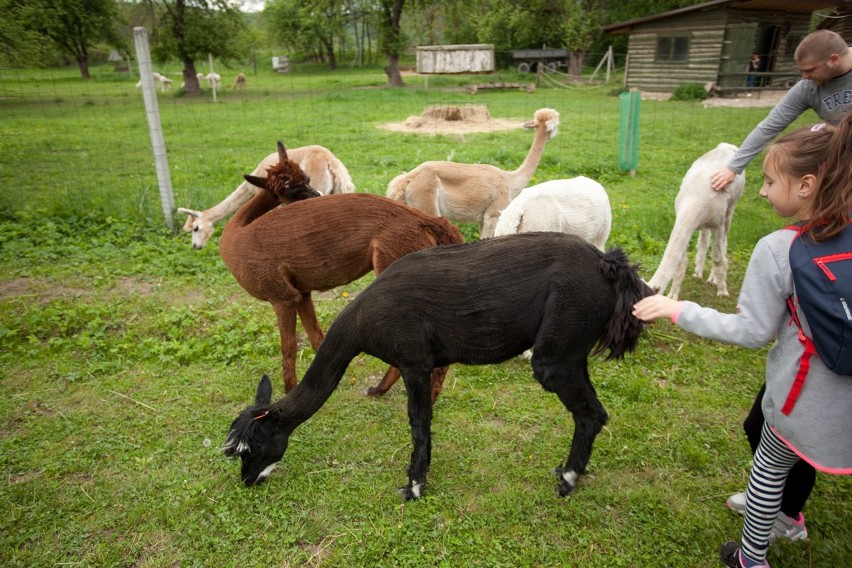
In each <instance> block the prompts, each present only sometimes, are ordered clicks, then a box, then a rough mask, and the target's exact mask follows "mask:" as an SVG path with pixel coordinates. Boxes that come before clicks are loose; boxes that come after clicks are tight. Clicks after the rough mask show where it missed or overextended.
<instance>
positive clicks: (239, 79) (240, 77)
mask: <svg viewBox="0 0 852 568" xmlns="http://www.w3.org/2000/svg"><path fill="white" fill-rule="evenodd" d="M237 87H239V88H241V89H245V88H246V76H245V74H244V73H237V76H236V78H235V79H234V84H233V85H231V89H232V90H236V88H237Z"/></svg>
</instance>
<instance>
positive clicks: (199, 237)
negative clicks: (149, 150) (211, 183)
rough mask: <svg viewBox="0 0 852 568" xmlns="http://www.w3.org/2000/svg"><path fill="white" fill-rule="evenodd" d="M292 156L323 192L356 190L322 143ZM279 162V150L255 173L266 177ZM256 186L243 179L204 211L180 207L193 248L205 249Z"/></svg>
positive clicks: (326, 193) (312, 182) (305, 148)
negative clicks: (218, 225) (217, 228)
mask: <svg viewBox="0 0 852 568" xmlns="http://www.w3.org/2000/svg"><path fill="white" fill-rule="evenodd" d="M287 155H288V156H290V159H291V160H293V161H295V162H297V163H298V164H299V167H300V168H302V171H304V172H305V174H306V175H307V176H308V177H309V178H310V180H311V187H313V188H314V189H315V190H317V191H318V192H319V193H320V194H321V195H330V194H332V193H353V192H354V191H355V185H354V184H353V183H352V178H351V177H349V171H348V170H347V169H346V166H344V165H343V162H341V161H340V160H339V159H338V158H337V156H335V155H334V154H333V153H332V152H331V150H329V149H328V148H324V147H322V146H316V145H313V146H302V147H301V148H292V149H290V150H288V151H287ZM277 163H278V153H277V152H275V153H273V154H269V155H268V156H266V157H265V158H264V159H263V160H261V161H260V163H259V164H258V165H257V167H256V168H255V169H254V171H253V172H252V175H254V176H258V177H266V170H267V168H269V167H270V166H274V165H275V164H277ZM255 193H257V187H256V186H254V185H252V184H250V183H249V182H247V181H245V180H243V183H241V184H240V185H238V186H237V189H235V190H234V191H233V192H232V193H231V194H230V195H229V196H228V197H226V198H225V199H224V200H222V202H221V203H219V204H217V205H214V206H213V207H211V208H210V209H205V210H204V211H196V210H194V209H186V208H184V207H180V208H178V212H179V213H184V214H186V215H188V217H187V218H186V222H185V223H184V224H183V230H184V231H186V232H187V233H192V248H194V249H202V248H204V245H206V244H207V241H209V240H210V237H212V236H213V225H215V224H216V223H218V222H219V221H221V220H222V219H224V218H225V217H227V216H229V215H230V214H231V213H233V212H234V211H236V210H237V209H239V208H240V206H241V205H242V204H243V203H245V202H246V201H248V200H249V199H251V198H252V197H254V194H255Z"/></svg>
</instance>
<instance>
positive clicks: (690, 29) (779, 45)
mask: <svg viewBox="0 0 852 568" xmlns="http://www.w3.org/2000/svg"><path fill="white" fill-rule="evenodd" d="M849 3H850V2H849V0H834V1H820V0H711V1H709V2H703V3H701V4H696V5H694V6H688V7H686V8H679V9H677V10H670V11H668V12H664V13H661V14H656V15H653V16H646V17H644V18H637V19H634V20H628V21H625V22H620V23H617V24H612V25H610V26H607V27H605V28H604V31H605V32H606V33H609V34H613V35H629V36H630V37H629V44H628V51H627V69H626V71H625V75H626V76H625V86H626V87H627V88H630V89H639V90H642V91H651V92H673V91H674V90H675V89H677V88H678V87H679V86H680V85H684V84H686V83H699V84H703V85H713V86H714V87H715V88H716V89H718V90H720V91H722V92H730V91H738V90H742V89H743V88H744V86H745V82H746V76H747V73H746V66H747V64H748V60H749V58H750V57H751V54H752V52H754V53H757V54H758V55H759V56H760V60H761V64H760V70H759V73H757V76H758V83H757V85H758V88H786V87H789V86H790V85H791V84H792V83H793V82H794V81H796V80H797V78H798V77H799V72H798V68H797V67H796V63H795V61H794V59H793V53H794V51H795V49H796V46H797V45H798V44H799V42H800V41H801V40H802V38H803V37H804V36H806V35H807V34H808V32H809V30H810V25H811V15H812V14H813V12H814V11H816V10H822V9H831V8H838V7H841V6H844V5H848V4H849Z"/></svg>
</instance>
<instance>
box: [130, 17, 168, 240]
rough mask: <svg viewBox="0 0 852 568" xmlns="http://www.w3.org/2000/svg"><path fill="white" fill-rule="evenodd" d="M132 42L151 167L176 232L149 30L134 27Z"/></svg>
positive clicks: (163, 205) (164, 212)
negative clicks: (143, 109)
mask: <svg viewBox="0 0 852 568" xmlns="http://www.w3.org/2000/svg"><path fill="white" fill-rule="evenodd" d="M133 41H134V43H135V44H136V61H137V64H138V66H139V78H140V79H141V80H142V95H143V97H144V99H145V114H146V115H147V116H148V132H149V133H150V135H151V147H152V149H153V150H154V166H155V168H156V170H157V183H158V185H159V187H160V204H161V205H162V207H163V217H164V218H165V220H166V226H167V227H168V228H169V229H171V231H172V232H173V233H177V226H176V225H175V221H174V215H173V212H174V209H175V198H174V194H173V193H172V178H171V176H170V175H169V158H168V155H167V154H166V144H165V142H164V141H163V126H162V124H161V123H160V107H159V105H158V103H157V89H156V87H154V75H153V72H154V70H153V68H152V67H151V52H150V50H149V48H148V32H147V31H145V28H140V27H137V28H133Z"/></svg>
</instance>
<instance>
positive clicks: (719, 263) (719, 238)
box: [708, 227, 728, 296]
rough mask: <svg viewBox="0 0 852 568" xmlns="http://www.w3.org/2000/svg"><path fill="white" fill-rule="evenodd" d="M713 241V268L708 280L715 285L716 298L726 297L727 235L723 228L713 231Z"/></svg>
mask: <svg viewBox="0 0 852 568" xmlns="http://www.w3.org/2000/svg"><path fill="white" fill-rule="evenodd" d="M714 233H715V234H714V239H713V268H712V269H711V271H710V280H708V281H709V282H711V283H712V284H715V285H716V295H717V296H727V295H728V282H727V280H728V233H727V231H725V229H724V228H723V227H718V228H717V229H716V230H715V231H714Z"/></svg>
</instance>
